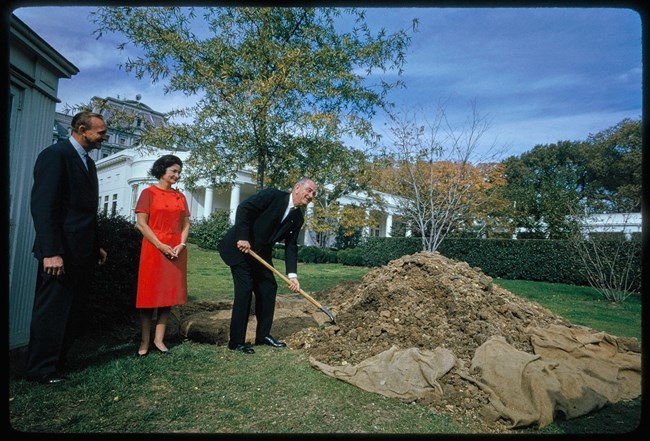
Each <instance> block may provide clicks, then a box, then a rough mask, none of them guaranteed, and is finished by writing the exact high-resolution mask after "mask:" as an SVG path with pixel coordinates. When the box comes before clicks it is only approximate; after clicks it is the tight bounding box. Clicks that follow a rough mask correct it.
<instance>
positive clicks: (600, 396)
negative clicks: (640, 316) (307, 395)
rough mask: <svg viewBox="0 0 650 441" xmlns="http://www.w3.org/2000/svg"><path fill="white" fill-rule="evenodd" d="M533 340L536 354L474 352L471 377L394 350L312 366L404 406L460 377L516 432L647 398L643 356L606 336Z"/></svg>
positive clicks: (559, 334) (564, 333)
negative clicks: (643, 387)
mask: <svg viewBox="0 0 650 441" xmlns="http://www.w3.org/2000/svg"><path fill="white" fill-rule="evenodd" d="M527 332H528V333H530V336H531V343H532V345H533V348H534V351H535V353H534V354H530V353H527V352H524V351H520V350H517V349H515V348H514V347H513V346H511V345H510V344H508V343H507V342H506V340H505V338H504V337H502V336H493V337H491V338H489V339H488V340H487V341H486V342H485V343H483V344H482V345H481V346H480V347H478V349H477V350H476V351H475V353H474V357H473V359H472V362H471V366H470V369H469V371H468V370H467V369H464V368H462V366H461V365H459V364H458V362H457V359H456V357H455V356H454V354H453V353H452V352H451V351H449V350H447V349H443V348H436V349H434V350H432V351H430V350H423V349H417V348H408V349H398V348H397V347H396V346H393V347H391V348H390V349H389V350H386V351H384V352H382V353H380V354H378V355H376V356H373V357H370V358H367V359H366V360H364V361H362V362H361V363H359V364H357V365H346V366H329V365H327V364H324V363H321V362H318V361H316V360H315V359H314V358H310V362H311V364H312V366H314V367H315V368H316V369H319V370H320V371H322V372H323V373H325V374H327V375H330V376H332V377H335V378H338V379H340V380H343V381H346V382H349V383H351V384H353V385H355V386H357V387H360V388H362V389H364V390H367V391H371V392H376V393H379V394H382V395H386V396H389V397H396V398H400V399H403V400H405V401H415V400H418V399H421V398H424V397H429V398H430V397H432V396H435V395H436V394H437V393H438V394H440V395H441V394H442V390H441V385H440V383H439V382H438V381H437V380H438V379H439V378H441V377H442V376H444V375H449V374H452V373H456V374H458V375H459V376H461V377H462V378H464V379H466V380H467V381H469V382H471V383H473V384H475V385H477V386H478V387H479V388H480V389H481V390H483V391H484V392H486V393H487V394H488V395H489V397H490V401H489V406H492V408H493V409H490V410H491V411H496V413H497V414H498V415H499V416H500V417H502V418H503V419H505V420H507V421H509V422H510V427H511V428H518V427H527V426H537V427H540V428H541V427H544V426H546V425H548V424H550V423H551V422H552V421H553V419H554V417H556V416H558V415H560V414H562V415H563V416H564V417H565V418H567V419H568V418H574V417H577V416H581V415H585V414H587V413H589V412H591V411H593V410H596V409H599V408H601V407H603V406H604V405H605V404H607V403H615V402H617V401H619V400H622V399H632V398H636V397H638V396H639V395H640V394H641V356H640V354H639V353H633V352H629V351H626V350H624V349H622V348H619V347H618V345H617V342H616V339H615V338H613V337H611V336H609V335H608V334H606V333H604V332H599V333H593V332H590V331H588V330H583V329H580V328H569V327H565V326H561V325H553V326H550V327H548V328H544V329H542V328H537V327H532V328H529V329H527Z"/></svg>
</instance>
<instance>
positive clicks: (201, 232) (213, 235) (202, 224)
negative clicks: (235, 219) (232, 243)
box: [187, 210, 230, 250]
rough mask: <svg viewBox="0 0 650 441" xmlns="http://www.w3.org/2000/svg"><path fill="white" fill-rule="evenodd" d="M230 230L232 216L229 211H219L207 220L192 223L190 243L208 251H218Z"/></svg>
mask: <svg viewBox="0 0 650 441" xmlns="http://www.w3.org/2000/svg"><path fill="white" fill-rule="evenodd" d="M229 228H230V214H229V212H228V211H227V210H217V211H215V212H214V213H212V214H211V215H210V217H208V218H207V219H199V220H196V221H193V222H192V225H191V226H190V235H189V237H188V238H187V241H188V242H191V243H193V244H196V245H198V246H200V247H201V248H203V249H206V250H216V249H217V245H219V241H220V240H221V239H223V237H224V236H225V235H226V232H227V231H228V229H229Z"/></svg>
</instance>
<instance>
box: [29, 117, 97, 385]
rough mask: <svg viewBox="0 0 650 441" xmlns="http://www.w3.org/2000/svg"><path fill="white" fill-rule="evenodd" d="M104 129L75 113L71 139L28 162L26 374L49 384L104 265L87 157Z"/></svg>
mask: <svg viewBox="0 0 650 441" xmlns="http://www.w3.org/2000/svg"><path fill="white" fill-rule="evenodd" d="M105 139H106V124H105V123H104V119H103V117H102V116H101V115H99V114H96V113H91V112H86V111H84V112H80V113H78V114H77V115H75V116H74V117H73V118H72V136H70V138H68V139H65V140H62V141H59V142H57V143H56V144H53V145H51V146H49V147H47V148H46V149H44V150H43V151H42V152H41V153H40V154H39V155H38V158H37V159H36V164H35V165H34V185H33V187H32V194H31V212H32V218H33V220H34V229H35V230H36V240H35V241H34V248H33V252H34V257H36V259H38V262H39V265H38V273H37V276H36V293H35V296H34V305H33V309H32V321H31V325H30V337H29V349H28V355H27V364H26V368H25V375H26V377H27V378H28V379H29V380H33V381H38V382H40V383H43V384H56V383H59V382H61V381H63V380H64V379H65V377H64V376H63V374H62V373H61V369H62V367H63V366H62V365H63V362H64V360H65V357H66V355H67V352H68V350H69V348H70V346H71V345H72V342H73V340H74V337H75V334H76V332H77V331H78V329H77V327H78V325H79V319H80V318H81V317H78V316H75V311H76V310H77V308H78V305H79V302H80V301H83V300H85V299H84V297H87V296H88V292H87V290H88V287H89V286H90V283H89V282H90V277H91V276H92V273H93V266H94V264H95V263H99V264H100V265H101V264H103V263H104V262H105V261H106V256H107V254H106V251H105V250H104V249H103V248H102V247H101V246H100V243H99V237H98V234H97V233H98V232H97V209H98V205H99V185H98V181H97V169H96V168H95V163H94V162H93V160H92V159H91V158H90V157H89V156H88V153H89V152H90V151H92V150H93V149H99V148H101V144H102V141H104V140H105Z"/></svg>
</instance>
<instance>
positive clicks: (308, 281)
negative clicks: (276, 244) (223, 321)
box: [187, 244, 371, 302]
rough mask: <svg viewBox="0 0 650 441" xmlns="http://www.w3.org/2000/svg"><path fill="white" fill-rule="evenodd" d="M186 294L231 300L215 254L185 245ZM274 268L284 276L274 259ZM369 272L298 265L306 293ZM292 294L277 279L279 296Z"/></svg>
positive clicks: (229, 287)
mask: <svg viewBox="0 0 650 441" xmlns="http://www.w3.org/2000/svg"><path fill="white" fill-rule="evenodd" d="M188 251H189V253H190V254H189V258H188V262H187V290H188V293H189V301H195V302H196V301H205V300H232V297H233V285H232V277H231V275H230V268H229V267H228V265H226V264H225V263H223V260H221V257H220V256H219V253H218V252H217V251H211V250H203V249H201V248H199V247H197V246H196V245H192V244H189V245H188ZM274 266H275V267H276V268H277V269H278V270H279V271H280V272H281V273H283V274H286V272H285V268H284V262H283V261H282V260H278V259H274ZM370 270H371V268H365V267H358V266H345V265H340V264H315V263H299V264H298V279H299V280H300V287H301V288H302V289H303V290H304V291H305V292H307V293H311V292H315V291H325V290H327V289H330V288H332V287H334V286H336V285H337V284H339V283H342V282H347V281H359V280H361V278H362V277H363V276H364V275H365V274H366V273H367V272H368V271H370ZM289 293H291V291H290V290H289V288H287V286H286V285H285V283H284V282H283V281H282V280H279V279H278V294H289Z"/></svg>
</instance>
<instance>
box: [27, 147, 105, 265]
mask: <svg viewBox="0 0 650 441" xmlns="http://www.w3.org/2000/svg"><path fill="white" fill-rule="evenodd" d="M98 206H99V185H98V182H97V170H96V169H95V166H94V163H92V164H91V167H90V169H89V170H86V166H85V165H84V163H83V160H82V159H81V157H79V154H78V153H77V151H76V150H75V148H74V147H73V146H72V143H71V142H70V141H69V140H68V139H66V140H63V141H59V142H58V143H56V144H53V145H51V146H49V147H47V148H46V149H45V150H43V151H42V152H41V153H40V154H39V155H38V158H37V159H36V164H35V165H34V186H33V187H32V194H31V211H32V218H33V220H34V229H35V230H36V240H35V241H34V248H33V252H34V256H35V257H36V258H37V259H39V260H40V259H42V258H43V257H50V256H56V255H61V256H63V258H64V262H66V263H72V264H86V263H88V261H89V260H92V262H97V260H96V259H97V258H98V256H99V246H100V244H99V239H98V237H97V209H98Z"/></svg>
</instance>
